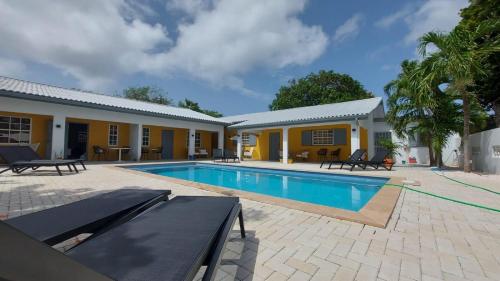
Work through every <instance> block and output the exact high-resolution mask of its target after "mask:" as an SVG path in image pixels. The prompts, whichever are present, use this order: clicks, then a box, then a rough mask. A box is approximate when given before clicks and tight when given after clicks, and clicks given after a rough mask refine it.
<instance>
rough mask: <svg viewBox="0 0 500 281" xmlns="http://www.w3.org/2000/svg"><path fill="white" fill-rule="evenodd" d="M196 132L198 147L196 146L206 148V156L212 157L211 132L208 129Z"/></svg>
mask: <svg viewBox="0 0 500 281" xmlns="http://www.w3.org/2000/svg"><path fill="white" fill-rule="evenodd" d="M196 132H197V133H200V139H201V143H200V147H199V148H196V150H198V149H200V148H201V149H206V150H207V152H208V157H212V132H208V131H196Z"/></svg>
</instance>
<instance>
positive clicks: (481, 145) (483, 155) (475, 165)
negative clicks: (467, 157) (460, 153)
mask: <svg viewBox="0 0 500 281" xmlns="http://www.w3.org/2000/svg"><path fill="white" fill-rule="evenodd" d="M470 143H471V148H472V169H473V170H474V171H479V172H483V173H490V174H500V152H499V151H500V128H496V129H492V130H488V131H483V132H480V133H477V134H472V135H470Z"/></svg>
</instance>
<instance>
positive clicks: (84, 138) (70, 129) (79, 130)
mask: <svg viewBox="0 0 500 281" xmlns="http://www.w3.org/2000/svg"><path fill="white" fill-rule="evenodd" d="M66 134H67V135H66V156H67V158H69V159H85V158H86V156H87V144H88V124H80V123H67V131H66Z"/></svg>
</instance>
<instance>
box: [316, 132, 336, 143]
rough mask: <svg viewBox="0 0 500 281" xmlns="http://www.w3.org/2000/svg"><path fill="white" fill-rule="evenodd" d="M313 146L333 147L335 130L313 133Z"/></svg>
mask: <svg viewBox="0 0 500 281" xmlns="http://www.w3.org/2000/svg"><path fill="white" fill-rule="evenodd" d="M312 144H313V145H333V130H315V131H312Z"/></svg>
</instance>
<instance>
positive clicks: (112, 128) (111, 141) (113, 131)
mask: <svg viewBox="0 0 500 281" xmlns="http://www.w3.org/2000/svg"><path fill="white" fill-rule="evenodd" d="M108 145H109V146H117V145H118V125H115V124H109V132H108Z"/></svg>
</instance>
